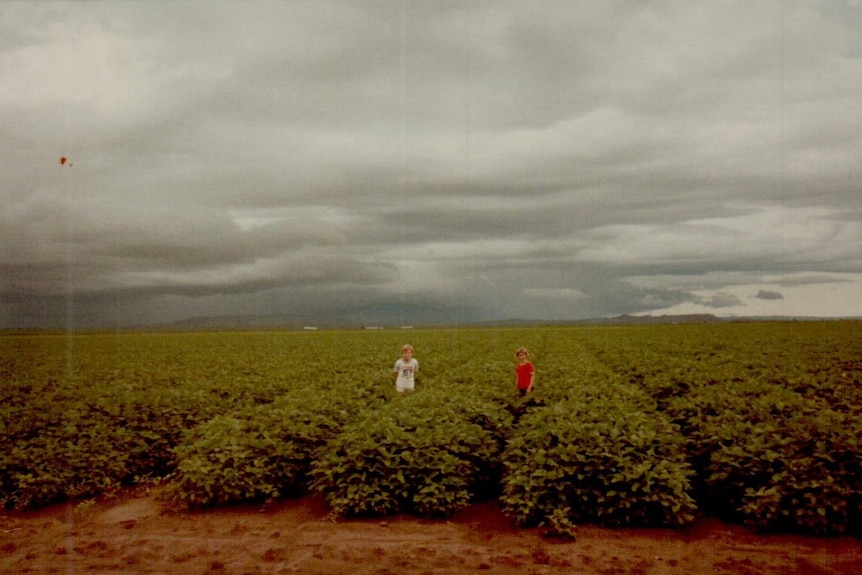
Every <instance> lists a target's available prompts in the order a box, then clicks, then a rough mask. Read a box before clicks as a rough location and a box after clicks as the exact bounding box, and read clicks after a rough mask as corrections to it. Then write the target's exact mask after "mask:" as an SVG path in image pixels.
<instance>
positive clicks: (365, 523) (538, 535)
mask: <svg viewBox="0 0 862 575" xmlns="http://www.w3.org/2000/svg"><path fill="white" fill-rule="evenodd" d="M544 535H545V534H544V533H543V532H542V531H541V530H540V529H521V528H518V527H517V526H515V525H514V524H513V523H512V521H511V520H509V519H507V518H506V517H505V516H504V515H503V514H502V513H501V512H500V510H499V508H498V506H497V504H496V503H486V504H481V505H475V506H473V507H471V508H469V509H467V510H466V511H464V512H462V513H460V514H458V515H457V516H455V517H453V518H451V519H449V520H427V519H419V518H415V517H408V516H396V517H389V518H385V519H373V520H371V519H369V520H343V519H342V520H338V521H333V520H332V519H331V518H330V517H329V514H328V511H327V509H326V506H325V505H323V503H322V502H321V501H319V500H316V499H313V498H302V499H296V500H289V501H282V502H277V503H271V504H268V505H265V506H249V507H235V508H228V509H216V510H208V511H203V512H178V511H176V510H172V509H170V508H169V507H167V506H166V505H165V504H164V503H162V502H161V501H160V499H159V498H158V497H156V494H155V493H154V492H149V491H146V490H141V489H139V490H134V491H127V492H124V493H122V494H121V495H120V496H117V497H114V498H111V499H105V500H101V501H96V502H90V503H88V504H77V505H73V504H65V505H58V506H54V507H51V508H49V509H45V510H42V511H38V512H27V513H17V512H15V513H8V512H7V513H5V514H3V513H0V573H3V574H6V573H9V574H12V573H39V574H51V573H57V574H64V575H70V574H77V573H117V574H139V573H158V574H167V575H173V574H176V575H197V574H205V573H215V574H237V575H242V574H264V573H302V574H312V575H314V574H317V575H336V574H349V575H370V574H379V575H386V574H391V575H395V574H402V573H406V574H410V575H426V574H427V575H432V574H433V575H443V574H450V573H451V574H463V573H483V574H488V575H503V574H506V575H539V574H563V573H565V574H578V573H606V574H627V573H628V574H641V575H660V574H661V575H664V574H679V575H691V574H694V573H718V574H728V575H730V574H733V575H738V574H761V573H770V574H776V575H778V574H781V575H786V574H788V573H799V574H806V575H810V574H844V573H846V574H851V573H852V574H856V573H862V540H860V539H857V538H851V537H841V538H829V539H823V538H815V537H801V536H795V535H794V536H791V535H780V536H764V535H759V534H756V533H754V532H752V531H750V530H747V529H745V528H742V527H738V526H729V525H726V524H723V523H721V522H719V521H716V520H714V519H709V518H704V519H701V520H700V521H698V522H697V523H696V524H695V525H694V526H692V527H690V528H686V529H675V530H670V529H603V528H599V527H594V526H588V525H585V526H581V527H579V529H578V537H577V539H576V540H571V539H560V538H548V537H545V536H544Z"/></svg>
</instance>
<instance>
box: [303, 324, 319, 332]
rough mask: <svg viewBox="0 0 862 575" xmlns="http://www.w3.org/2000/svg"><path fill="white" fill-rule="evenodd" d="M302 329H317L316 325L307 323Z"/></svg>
mask: <svg viewBox="0 0 862 575" xmlns="http://www.w3.org/2000/svg"><path fill="white" fill-rule="evenodd" d="M302 329H307V330H309V331H314V330H316V329H317V326H316V325H307V326H305V327H303V328H302Z"/></svg>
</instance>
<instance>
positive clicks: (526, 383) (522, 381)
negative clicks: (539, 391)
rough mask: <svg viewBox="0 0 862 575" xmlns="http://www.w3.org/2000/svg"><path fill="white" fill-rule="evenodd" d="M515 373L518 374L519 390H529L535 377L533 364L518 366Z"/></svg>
mask: <svg viewBox="0 0 862 575" xmlns="http://www.w3.org/2000/svg"><path fill="white" fill-rule="evenodd" d="M515 373H517V374H518V389H527V388H529V387H530V378H531V377H532V375H533V364H532V363H530V362H529V361H528V362H527V363H524V364H518V366H517V367H516V368H515Z"/></svg>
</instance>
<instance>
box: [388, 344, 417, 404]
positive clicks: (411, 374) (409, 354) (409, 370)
mask: <svg viewBox="0 0 862 575" xmlns="http://www.w3.org/2000/svg"><path fill="white" fill-rule="evenodd" d="M417 373H419V361H417V360H416V359H414V358H413V346H412V345H410V344H409V343H405V344H404V345H403V346H401V358H400V359H399V360H398V361H396V362H395V368H394V369H393V370H392V379H393V381H395V390H396V391H398V393H404V392H405V391H407V390H408V389H409V390H411V391H412V390H413V386H414V384H415V382H416V378H415V375H416V374H417Z"/></svg>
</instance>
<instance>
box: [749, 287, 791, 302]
mask: <svg viewBox="0 0 862 575" xmlns="http://www.w3.org/2000/svg"><path fill="white" fill-rule="evenodd" d="M754 297H756V298H757V299H768V300H776V299H784V296H783V295H781V292H777V291H769V290H763V289H762V290H759V291H758V292H757V295H756V296H754Z"/></svg>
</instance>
